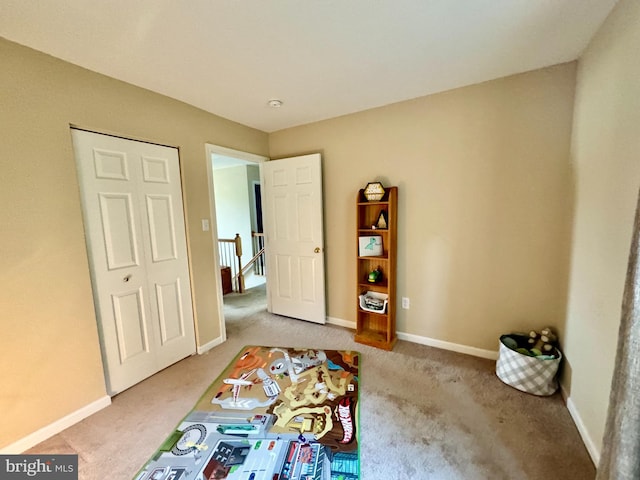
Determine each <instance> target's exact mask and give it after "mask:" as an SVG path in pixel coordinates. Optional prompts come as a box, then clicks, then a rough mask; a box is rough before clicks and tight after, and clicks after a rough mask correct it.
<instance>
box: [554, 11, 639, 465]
mask: <svg viewBox="0 0 640 480" xmlns="http://www.w3.org/2000/svg"><path fill="white" fill-rule="evenodd" d="M639 47H640V2H638V1H637V0H622V1H621V2H620V3H619V4H618V5H617V6H616V8H615V9H614V11H613V12H612V14H611V15H610V16H609V18H608V19H607V21H606V23H605V24H604V25H603V27H602V28H601V29H600V31H599V32H598V34H597V35H596V36H595V37H594V39H593V40H592V41H591V44H590V45H589V47H588V48H587V50H586V51H585V53H584V54H583V56H582V57H581V58H580V61H579V68H578V79H577V89H576V102H575V118H574V132H573V141H572V157H573V164H572V165H573V169H574V177H575V182H574V183H575V187H574V190H575V192H574V198H575V200H574V203H575V214H574V221H573V243H572V257H571V273H570V289H569V302H568V312H567V328H566V336H565V347H564V348H565V354H566V357H567V360H568V362H567V363H566V365H565V376H564V379H563V384H564V386H565V388H566V389H567V391H568V392H569V393H570V401H571V403H572V404H573V407H574V408H575V409H576V410H577V411H578V412H579V415H580V417H581V419H582V422H583V425H582V428H583V433H585V434H586V438H585V440H586V443H587V445H588V446H589V447H590V449H591V451H592V453H595V456H596V457H597V456H598V455H599V452H600V449H601V446H602V434H603V432H604V425H605V420H606V413H607V405H608V403H609V390H610V386H611V375H612V372H613V365H614V361H615V349H616V343H617V338H618V327H619V324H620V308H621V304H622V293H623V287H624V281H625V275H626V269H627V260H628V255H629V246H630V242H631V232H632V227H633V218H634V211H635V205H636V200H637V195H638V187H639V186H640V61H639V60H638V53H639Z"/></svg>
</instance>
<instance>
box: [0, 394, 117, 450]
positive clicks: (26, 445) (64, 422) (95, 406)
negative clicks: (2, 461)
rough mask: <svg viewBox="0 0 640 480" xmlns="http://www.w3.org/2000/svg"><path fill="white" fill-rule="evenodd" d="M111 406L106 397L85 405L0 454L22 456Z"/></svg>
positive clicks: (109, 399)
mask: <svg viewBox="0 0 640 480" xmlns="http://www.w3.org/2000/svg"><path fill="white" fill-rule="evenodd" d="M109 405H111V397H109V396H108V395H105V396H104V397H101V398H99V399H98V400H96V401H95V402H91V403H90V404H89V405H85V406H84V407H82V408H80V409H79V410H76V411H75V412H72V413H70V414H69V415H66V416H64V417H62V418H60V419H58V420H56V421H55V422H53V423H51V424H49V425H47V426H46V427H43V428H41V429H40V430H36V431H35V432H33V433H30V434H29V435H27V436H26V437H24V438H21V439H20V440H18V441H17V442H14V443H12V444H10V445H7V446H6V447H3V448H2V449H0V454H2V455H15V454H20V453H22V452H24V451H26V450H29V449H30V448H31V447H34V446H35V445H37V444H39V443H40V442H43V441H45V440H47V439H48V438H51V437H53V436H54V435H57V434H58V433H60V432H61V431H63V430H65V429H67V428H69V427H70V426H72V425H75V424H76V423H78V422H80V421H81V420H84V419H85V418H87V417H88V416H90V415H93V414H94V413H96V412H98V411H100V410H102V409H103V408H106V407H108V406H109Z"/></svg>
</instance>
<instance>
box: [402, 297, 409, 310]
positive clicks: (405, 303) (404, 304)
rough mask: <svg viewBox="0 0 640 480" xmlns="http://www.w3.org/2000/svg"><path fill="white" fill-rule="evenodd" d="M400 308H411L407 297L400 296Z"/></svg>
mask: <svg viewBox="0 0 640 480" xmlns="http://www.w3.org/2000/svg"><path fill="white" fill-rule="evenodd" d="M402 308H404V309H405V310H409V308H411V301H410V300H409V298H408V297H402Z"/></svg>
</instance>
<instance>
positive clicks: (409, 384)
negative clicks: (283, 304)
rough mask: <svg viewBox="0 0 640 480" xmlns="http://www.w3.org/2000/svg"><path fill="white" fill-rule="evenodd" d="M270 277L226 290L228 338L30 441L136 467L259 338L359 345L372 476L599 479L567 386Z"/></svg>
mask: <svg viewBox="0 0 640 480" xmlns="http://www.w3.org/2000/svg"><path fill="white" fill-rule="evenodd" d="M265 305H266V302H265V301H264V286H261V287H256V288H253V289H250V290H248V291H247V293H245V294H230V295H227V296H225V315H226V319H227V336H228V341H227V342H226V343H224V344H223V345H220V346H219V347H216V348H215V349H213V350H211V351H209V352H208V353H207V354H204V355H195V356H192V357H190V358H187V359H185V360H183V361H181V362H179V363H177V364H175V365H173V366H171V367H169V368H167V369H165V370H163V371H162V372H159V373H158V374H156V375H154V376H153V377H151V378H149V379H147V380H145V381H143V382H141V383H139V384H138V385H136V386H134V387H132V388H130V389H129V390H127V391H125V392H123V393H121V394H120V395H117V396H116V397H114V398H113V404H112V405H111V406H109V407H108V408H106V409H104V410H102V411H100V412H98V413H96V414H95V415H93V416H91V417H89V418H87V419H85V420H83V421H82V422H80V423H78V424H77V425H74V426H73V427H70V428H69V429H67V430H65V431H64V432H62V433H60V434H59V435H56V436H54V437H52V438H51V439H49V440H47V441H45V442H43V443H41V444H40V445H37V446H36V447H34V448H33V449H31V450H30V451H29V452H27V453H77V454H78V455H79V463H80V477H79V478H80V479H81V480H94V479H95V480H97V479H103V478H105V477H107V478H112V479H129V478H131V477H133V475H134V474H135V473H136V472H137V470H138V469H139V468H140V467H141V466H142V465H143V464H144V463H145V462H146V460H147V459H148V458H149V457H150V456H151V455H152V454H153V452H154V451H155V450H156V448H157V447H158V445H160V443H161V442H162V441H163V440H164V439H165V437H166V436H167V435H168V434H169V433H170V432H171V431H173V429H174V428H175V426H176V425H177V424H178V423H179V421H180V420H181V419H182V417H183V416H184V415H186V414H187V413H188V412H189V411H190V410H191V408H192V407H193V405H194V404H195V403H196V401H197V400H198V398H199V397H200V395H201V394H202V393H203V392H204V390H205V389H206V388H207V386H208V385H209V384H210V383H211V382H212V381H213V380H214V379H215V378H216V377H217V376H218V375H219V374H220V373H221V371H222V370H223V369H224V367H225V366H226V365H227V364H228V363H229V361H230V360H231V359H232V358H233V356H234V355H235V354H236V353H237V352H238V350H239V349H240V348H241V347H242V346H244V345H249V344H260V345H283V346H291V347H314V348H325V349H345V350H349V349H351V350H358V351H360V352H361V353H362V364H361V377H360V382H361V383H360V389H361V390H360V399H361V402H360V442H361V444H360V458H361V477H362V479H364V480H374V479H384V480H399V479H409V478H414V479H447V480H448V479H478V480H485V479H487V480H488V479H491V480H499V479H519V480H537V479H540V480H549V479H562V480H572V479H575V480H589V479H593V478H595V468H594V466H593V464H592V462H591V460H590V458H589V455H588V453H587V451H586V449H585V447H584V445H583V443H582V440H581V439H580V436H579V434H578V431H577V429H576V427H575V425H574V424H573V421H572V419H571V417H570V416H569V413H568V411H567V409H566V407H565V406H564V403H563V402H562V399H561V397H560V395H559V394H556V395H554V396H552V397H545V398H542V397H535V396H532V395H528V394H525V393H521V392H519V391H517V390H515V389H513V388H511V387H508V386H506V385H504V384H503V383H502V382H500V380H498V378H497V377H496V375H495V362H492V361H490V360H484V359H479V358H475V357H471V356H467V355H462V354H458V353H453V352H448V351H444V350H438V349H435V348H431V347H426V346H423V345H417V344H412V343H409V342H404V341H399V342H398V344H397V345H396V347H395V349H394V350H393V351H392V352H385V351H382V350H377V349H374V348H371V347H367V346H364V345H360V344H357V343H355V342H354V341H353V332H352V331H350V330H347V329H344V328H340V327H336V326H332V325H326V326H321V325H316V324H312V323H308V322H302V321H299V320H294V319H289V318H285V317H279V316H275V315H270V314H268V313H267V312H266V307H265Z"/></svg>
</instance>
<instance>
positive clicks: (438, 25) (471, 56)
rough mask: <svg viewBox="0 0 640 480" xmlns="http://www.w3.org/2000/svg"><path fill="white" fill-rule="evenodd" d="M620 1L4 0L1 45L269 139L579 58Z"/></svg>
mask: <svg viewBox="0 0 640 480" xmlns="http://www.w3.org/2000/svg"><path fill="white" fill-rule="evenodd" d="M615 2H616V0H100V1H98V0H0V36H3V37H5V38H7V39H9V40H12V41H15V42H17V43H20V44H23V45H27V46H29V47H32V48H34V49H36V50H40V51H43V52H46V53H49V54H51V55H53V56H55V57H59V58H61V59H64V60H67V61H69V62H71V63H75V64H77V65H81V66H83V67H86V68H88V69H90V70H93V71H96V72H100V73H103V74H105V75H109V76H111V77H115V78H118V79H121V80H124V81H126V82H129V83H132V84H134V85H138V86H141V87H144V88H147V89H149V90H153V91H155V92H158V93H162V94H164V95H168V96H170V97H173V98H176V99H179V100H182V101H184V102H186V103H189V104H191V105H195V106H197V107H199V108H201V109H203V110H206V111H209V112H212V113H215V114H217V115H220V116H222V117H225V118H228V119H231V120H234V121H236V122H239V123H242V124H245V125H249V126H252V127H255V128H258V129H260V130H263V131H266V132H271V131H275V130H279V129H282V128H287V127H291V126H295V125H300V124H304V123H309V122H313V121H316V120H321V119H326V118H331V117H335V116H339V115H344V114H348V113H353V112H356V111H360V110H365V109H368V108H372V107H376V106H381V105H386V104H389V103H394V102H398V101H402V100H407V99H410V98H415V97H420V96H424V95H427V94H431V93H435V92H439V91H444V90H449V89H451V88H456V87H460V86H464V85H470V84H474V83H478V82H482V81H486V80H490V79H494V78H499V77H503V76H506V75H510V74H514V73H519V72H524V71H528V70H533V69H536V68H541V67H545V66H549V65H554V64H558V63H562V62H567V61H570V60H574V59H576V58H577V57H578V56H579V55H580V53H581V52H582V51H583V49H584V48H585V47H586V45H587V43H588V42H589V40H590V38H591V37H592V36H593V34H594V33H595V31H596V30H597V28H598V27H599V26H600V25H601V23H602V22H603V21H604V19H605V18H606V16H607V15H608V13H609V12H610V11H611V9H612V8H613V6H614V4H615ZM273 98H278V99H281V100H282V101H283V102H284V105H283V106H282V107H281V108H278V109H274V108H270V107H269V106H268V105H267V102H268V100H269V99H273Z"/></svg>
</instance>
